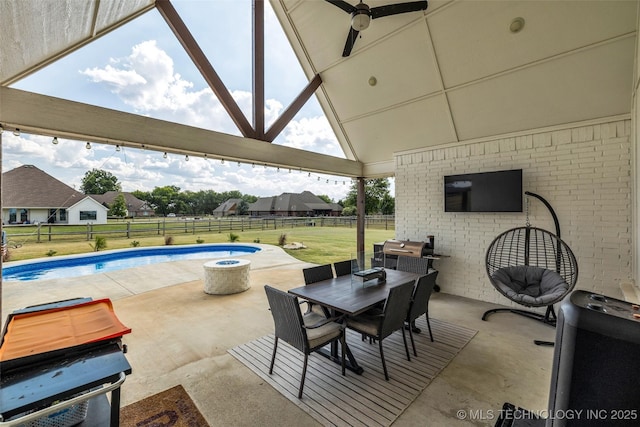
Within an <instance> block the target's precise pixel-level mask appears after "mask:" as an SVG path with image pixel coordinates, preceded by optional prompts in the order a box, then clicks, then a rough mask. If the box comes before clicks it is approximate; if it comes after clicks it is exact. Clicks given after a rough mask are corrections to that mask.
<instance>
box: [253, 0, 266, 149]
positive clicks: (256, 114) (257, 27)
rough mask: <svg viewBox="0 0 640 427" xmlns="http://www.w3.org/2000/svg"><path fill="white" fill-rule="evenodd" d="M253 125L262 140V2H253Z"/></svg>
mask: <svg viewBox="0 0 640 427" xmlns="http://www.w3.org/2000/svg"><path fill="white" fill-rule="evenodd" d="M253 125H254V127H255V131H256V136H255V138H256V139H260V140H264V0H253Z"/></svg>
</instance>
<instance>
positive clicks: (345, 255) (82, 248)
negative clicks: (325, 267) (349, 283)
mask: <svg viewBox="0 0 640 427" xmlns="http://www.w3.org/2000/svg"><path fill="white" fill-rule="evenodd" d="M233 233H234V234H236V235H237V236H239V238H238V240H237V242H238V243H253V242H259V243H264V244H269V245H278V244H279V242H280V239H281V236H282V235H284V236H286V243H293V242H299V243H302V244H304V245H305V246H306V247H307V248H306V249H298V250H286V249H285V250H286V252H287V253H289V254H290V255H291V256H293V257H295V258H297V259H299V260H301V261H305V262H311V263H315V264H326V263H330V262H334V261H340V260H344V259H349V258H353V257H354V254H355V252H356V229H355V227H354V228H345V227H295V228H291V229H279V230H250V231H245V232H241V231H234V232H233ZM394 236H395V231H394V230H380V229H367V230H366V231H365V250H366V251H373V244H374V243H376V242H383V241H385V240H387V239H392V238H394ZM171 237H172V238H173V244H175V245H185V244H195V243H197V242H196V240H197V239H200V240H202V241H203V242H202V243H228V242H229V233H217V232H212V233H199V234H198V235H193V234H188V233H176V234H172V235H171ZM133 241H137V242H139V246H140V247H148V246H163V245H164V244H165V237H163V236H152V237H139V238H132V239H127V238H124V237H113V238H107V247H106V249H122V248H130V247H132V242H133ZM91 244H93V242H87V241H85V240H82V241H74V242H70V241H58V242H43V243H35V242H32V241H30V240H28V239H25V240H24V241H23V243H22V246H20V247H18V248H12V247H10V248H9V259H8V261H18V260H25V259H33V258H43V257H47V256H49V255H48V254H51V253H54V252H55V254H54V255H53V256H59V255H70V254H79V253H86V252H91V251H93V249H92V247H91Z"/></svg>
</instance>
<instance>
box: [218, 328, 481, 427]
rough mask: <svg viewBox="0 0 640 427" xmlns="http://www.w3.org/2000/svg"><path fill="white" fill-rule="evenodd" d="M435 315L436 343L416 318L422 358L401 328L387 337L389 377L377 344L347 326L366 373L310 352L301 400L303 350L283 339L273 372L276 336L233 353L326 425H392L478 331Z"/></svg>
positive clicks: (418, 344) (349, 339) (264, 338)
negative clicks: (344, 368) (404, 339)
mask: <svg viewBox="0 0 640 427" xmlns="http://www.w3.org/2000/svg"><path fill="white" fill-rule="evenodd" d="M430 320H431V329H432V331H433V338H434V342H431V341H430V340H429V332H428V330H427V322H426V320H425V318H424V316H422V317H421V318H420V319H418V321H417V322H416V326H418V327H419V328H420V329H422V333H421V334H414V340H415V342H416V350H417V352H418V357H414V356H413V353H412V350H411V341H410V340H409V334H408V333H407V344H408V345H409V351H410V352H411V362H408V361H407V358H406V354H405V351H404V344H403V342H402V333H401V332H400V331H397V332H395V333H394V334H393V335H391V336H390V337H388V338H386V339H385V340H384V342H383V348H384V355H385V360H386V362H387V370H388V372H389V381H388V382H387V381H385V379H384V373H383V371H382V363H381V361H380V352H379V349H378V344H376V343H374V344H369V341H368V340H367V341H362V339H361V336H360V335H359V334H357V333H355V332H353V331H351V330H347V343H348V344H349V348H350V349H351V352H352V353H353V355H354V357H355V358H356V360H357V361H358V364H359V365H360V366H362V367H363V368H364V373H363V374H362V375H356V374H355V373H353V372H351V371H349V370H347V374H346V375H345V376H344V377H343V376H342V375H341V373H340V365H339V364H335V363H333V362H331V361H329V360H328V359H326V358H324V357H322V356H320V355H318V354H315V353H314V354H311V356H309V364H308V367H307V377H306V380H305V386H304V393H303V395H302V399H298V387H299V385H300V376H301V374H302V364H303V358H304V355H303V354H302V353H301V352H300V351H298V350H296V349H294V348H293V347H291V346H289V345H288V344H286V343H285V342H284V341H280V342H279V343H278V353H277V356H276V361H275V365H274V368H273V375H269V364H270V362H271V354H272V351H273V340H274V337H273V335H267V336H264V337H261V338H258V339H257V340H255V341H251V342H249V343H247V344H243V345H240V346H238V347H234V348H232V349H230V350H229V353H231V354H232V355H233V356H234V357H235V358H237V359H238V360H239V361H240V362H242V363H243V364H244V365H246V366H247V367H248V368H249V369H251V370H252V371H253V372H255V373H256V374H258V375H259V376H260V377H261V378H262V379H264V380H265V381H266V382H267V383H269V384H271V385H272V386H273V387H274V388H275V389H276V390H278V391H279V392H280V393H282V394H283V395H284V396H285V397H287V398H288V399H289V400H290V401H291V402H293V403H295V404H296V405H298V406H299V407H300V408H301V409H303V410H304V411H305V412H307V413H308V414H309V415H311V416H312V417H313V418H315V419H316V420H317V421H318V422H320V423H321V424H323V425H326V426H363V427H372V426H389V425H391V424H392V423H393V422H394V421H395V420H396V418H398V417H399V416H400V414H402V412H403V411H404V410H405V409H406V408H407V407H408V406H409V404H411V402H413V401H414V400H415V399H416V397H418V395H419V394H420V393H421V392H422V390H424V389H425V387H427V386H428V385H429V383H430V382H431V381H432V380H433V379H434V378H435V377H436V376H437V375H438V374H439V373H440V372H441V371H442V370H443V369H444V368H445V367H446V366H447V365H448V364H449V362H451V360H453V358H454V357H455V356H456V355H457V354H458V353H459V352H460V350H462V348H464V346H465V345H466V344H467V343H468V342H469V341H471V339H472V338H473V337H474V336H475V334H476V333H477V331H474V330H471V329H468V328H464V327H461V326H457V325H453V324H451V323H447V322H444V321H440V320H437V319H430Z"/></svg>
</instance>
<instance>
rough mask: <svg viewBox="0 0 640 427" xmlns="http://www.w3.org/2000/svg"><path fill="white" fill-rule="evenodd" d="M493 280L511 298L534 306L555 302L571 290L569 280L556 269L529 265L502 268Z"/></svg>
mask: <svg viewBox="0 0 640 427" xmlns="http://www.w3.org/2000/svg"><path fill="white" fill-rule="evenodd" d="M492 280H493V282H494V284H495V285H496V287H497V288H498V290H500V292H502V293H503V294H504V295H505V296H506V297H507V298H509V299H510V300H512V301H515V302H517V303H520V304H522V305H527V306H534V307H541V306H545V305H549V304H553V303H555V302H557V301H559V300H560V299H562V297H563V296H564V295H565V294H566V293H567V292H568V290H569V285H568V284H567V282H565V281H564V279H563V278H562V277H561V276H560V275H559V274H558V273H556V272H555V271H552V270H547V269H545V268H540V267H531V266H527V265H519V266H515V267H505V268H501V269H499V270H497V271H496V272H495V273H494V274H493V276H492Z"/></svg>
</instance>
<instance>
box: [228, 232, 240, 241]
mask: <svg viewBox="0 0 640 427" xmlns="http://www.w3.org/2000/svg"><path fill="white" fill-rule="evenodd" d="M238 239H240V236H238V235H237V234H233V233H229V241H230V242H231V243H233V242H237V241H238Z"/></svg>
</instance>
